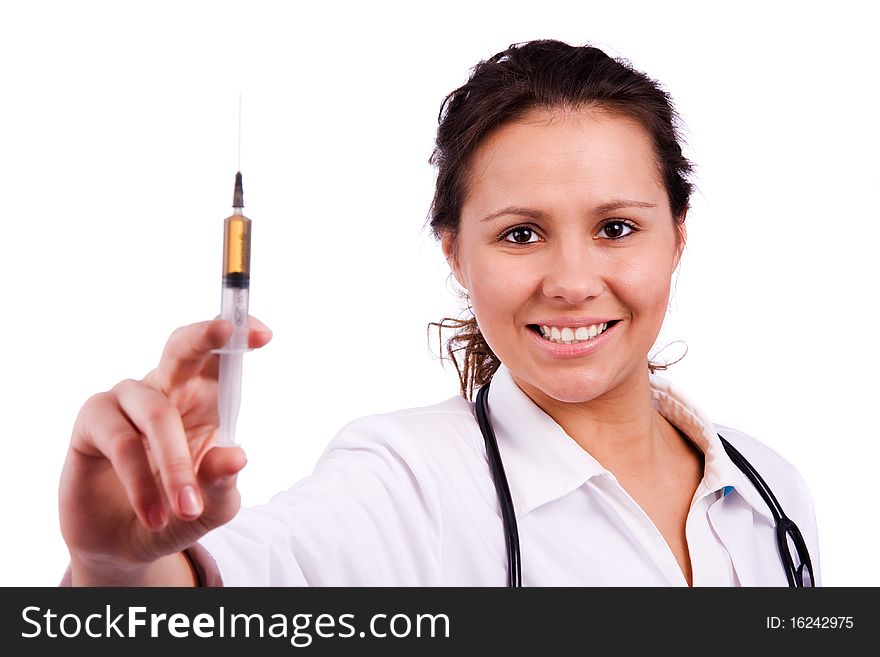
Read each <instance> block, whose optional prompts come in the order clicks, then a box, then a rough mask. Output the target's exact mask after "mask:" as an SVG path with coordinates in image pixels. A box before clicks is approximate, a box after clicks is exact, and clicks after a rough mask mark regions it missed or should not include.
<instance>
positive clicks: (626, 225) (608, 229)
mask: <svg viewBox="0 0 880 657" xmlns="http://www.w3.org/2000/svg"><path fill="white" fill-rule="evenodd" d="M637 230H638V228H636V227H635V226H634V225H632V224H631V223H630V222H628V221H625V220H623V219H612V220H611V221H609V222H608V223H606V224H605V225H604V226H602V228H600V229H599V233H600V234H601V233H603V232H604V233H605V237H606V238H608V239H610V240H619V239H623V238H624V237H628V236H629V235H632V234H633V233H635V232H636V231H637Z"/></svg>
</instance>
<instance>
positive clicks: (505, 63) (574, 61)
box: [428, 40, 693, 399]
mask: <svg viewBox="0 0 880 657" xmlns="http://www.w3.org/2000/svg"><path fill="white" fill-rule="evenodd" d="M559 108H561V109H598V110H603V111H609V112H613V113H616V114H620V115H623V116H626V117H629V118H632V119H635V120H636V121H638V122H639V123H640V124H641V125H642V126H643V127H644V128H645V130H646V131H647V132H648V134H649V135H650V137H651V141H652V143H653V147H654V152H655V154H656V156H657V164H658V167H659V172H660V176H661V180H662V181H663V185H664V187H665V188H666V193H667V196H668V197H669V207H670V209H671V210H672V216H673V218H674V221H675V223H676V225H677V226H681V224H682V223H683V222H684V219H685V214H686V211H687V209H688V203H689V200H690V196H691V193H692V191H693V185H692V184H691V183H690V182H689V180H688V176H689V174H690V173H691V172H692V165H691V163H690V162H689V161H688V160H687V159H686V158H685V157H684V155H683V154H682V150H681V145H680V143H679V140H680V137H679V134H678V124H679V117H678V114H677V113H676V111H675V109H674V107H673V105H672V100H671V98H670V97H669V95H668V94H667V93H666V92H665V91H664V90H663V89H662V88H661V87H660V85H659V83H657V82H656V81H654V80H652V79H651V78H649V77H648V76H646V75H645V74H644V73H641V72H639V71H637V70H635V69H634V68H633V67H632V66H631V65H630V63H629V62H627V61H626V60H623V59H615V58H612V57H610V56H609V55H607V54H605V53H604V52H602V51H601V50H599V49H598V48H594V47H591V46H570V45H568V44H566V43H563V42H561V41H554V40H538V41H528V42H525V43H515V44H512V45H511V46H510V47H509V48H507V49H506V50H504V51H502V52H499V53H497V54H496V55H494V56H493V57H491V58H490V59H488V60H485V61H481V62H480V63H479V64H477V65H476V66H475V67H474V68H473V69H471V72H470V76H469V78H468V81H467V82H466V83H465V84H464V85H462V86H461V87H459V88H458V89H456V90H455V91H453V92H452V93H450V94H449V95H448V96H446V98H445V99H444V100H443V102H442V103H441V105H440V114H439V116H438V119H437V121H438V124H439V125H438V128H437V139H436V142H435V147H434V150H433V152H432V154H431V157H430V159H429V162H430V163H431V164H432V165H433V166H435V167H437V182H436V186H435V191H434V200H433V202H432V203H431V210H430V225H431V229H432V230H433V233H434V236H435V237H436V238H437V239H440V238H441V237H442V236H443V234H444V233H450V234H452V235H453V237H455V236H457V234H458V228H459V221H460V216H461V208H462V205H463V204H464V200H465V198H466V197H467V193H468V168H469V164H470V161H471V159H472V157H473V154H474V152H475V151H476V149H477V147H478V146H479V145H480V143H481V142H482V141H483V139H484V138H485V137H486V136H487V135H488V134H489V133H490V132H492V131H493V130H495V129H496V128H498V127H500V126H502V125H504V124H507V123H510V122H512V121H515V120H517V119H519V118H521V117H522V116H524V115H525V114H526V113H528V112H530V111H532V110H536V109H548V110H552V109H559ZM676 240H677V241H678V242H679V243H680V240H681V234H680V231H676ZM467 312H470V314H471V316H470V318H468V319H454V318H449V317H446V318H444V319H442V320H441V321H440V322H431V323H430V324H429V325H428V328H429V330H430V327H432V326H436V327H437V329H438V335H439V336H440V340H441V342H442V333H443V329H452V330H454V331H455V334H454V335H452V337H450V338H449V340H448V341H447V343H446V351H447V353H448V354H449V358H450V359H451V360H452V362H453V364H454V365H455V368H456V369H457V370H458V375H459V380H460V382H461V394H462V396H463V397H465V398H466V399H470V398H471V397H472V395H473V390H474V387H479V386H482V385H483V384H485V383H486V382H488V381H489V380H490V379H491V378H492V375H493V374H494V373H495V371H496V370H497V369H498V366H499V365H500V364H501V361H500V360H499V359H498V357H497V356H496V355H495V354H494V353H493V352H492V349H491V348H490V347H489V345H488V344H487V343H486V340H485V339H484V338H483V335H482V334H481V333H480V329H479V327H478V326H477V321H476V318H475V317H474V316H473V313H472V309H471V307H470V304H469V303H468V308H467ZM462 351H463V352H464V356H463V360H462V362H459V360H458V358H457V357H456V355H457V354H459V353H460V352H462ZM648 367H649V368H650V370H651V371H652V372H653V371H654V370H658V369H665V367H666V366H665V365H659V364H654V363H650V362H649V363H648Z"/></svg>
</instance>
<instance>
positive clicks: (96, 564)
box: [70, 552, 198, 586]
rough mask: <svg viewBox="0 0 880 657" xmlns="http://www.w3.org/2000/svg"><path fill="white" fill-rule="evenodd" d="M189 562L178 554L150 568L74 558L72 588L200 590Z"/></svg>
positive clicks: (158, 560) (161, 560) (169, 556)
mask: <svg viewBox="0 0 880 657" xmlns="http://www.w3.org/2000/svg"><path fill="white" fill-rule="evenodd" d="M197 584H198V580H197V577H196V574H195V570H194V569H193V567H192V564H191V563H190V561H189V559H188V558H187V557H186V556H185V555H184V554H183V553H182V552H176V553H174V554H169V555H167V556H164V557H160V558H159V559H157V560H156V561H153V562H151V563H146V564H131V563H124V564H123V563H118V562H114V561H113V560H108V559H101V560H98V561H93V560H88V559H81V558H76V557H72V558H71V561H70V585H71V586H197Z"/></svg>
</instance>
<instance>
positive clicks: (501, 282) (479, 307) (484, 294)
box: [469, 257, 538, 330]
mask: <svg viewBox="0 0 880 657" xmlns="http://www.w3.org/2000/svg"><path fill="white" fill-rule="evenodd" d="M523 264H524V263H523V260H518V259H517V258H510V257H508V258H504V257H496V258H482V259H475V260H474V261H472V263H471V266H470V267H469V278H470V281H471V287H470V297H471V305H472V306H473V309H474V314H475V315H476V316H477V320H478V321H479V323H480V324H481V326H484V327H486V329H487V330H489V327H490V326H498V325H501V326H505V327H507V328H510V329H513V328H515V324H516V323H518V322H517V315H518V313H519V312H520V310H521V309H522V308H523V307H525V306H526V305H527V304H528V301H529V299H530V298H531V297H532V296H533V295H534V294H535V291H536V290H537V289H538V277H537V275H536V273H535V271H534V270H533V269H532V268H528V267H525V266H523Z"/></svg>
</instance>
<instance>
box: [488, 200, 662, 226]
mask: <svg viewBox="0 0 880 657" xmlns="http://www.w3.org/2000/svg"><path fill="white" fill-rule="evenodd" d="M656 207H657V204H656V203H647V202H646V201H633V200H630V199H614V200H613V201H608V202H607V203H603V204H602V205H597V206H596V207H595V208H593V213H594V214H606V213H608V212H614V211H615V210H622V209H623V208H656ZM506 214H515V215H519V216H522V217H530V218H532V219H546V218H547V214H546V213H545V212H542V211H541V210H533V209H531V208H521V207H517V206H514V205H509V206H507V207H506V208H502V209H500V210H497V211H496V212H492V213H491V214H487V215H486V216H485V217H483V218H482V219H480V221H481V222H482V221H492V219H497V218H498V217H502V216H504V215H506Z"/></svg>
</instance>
